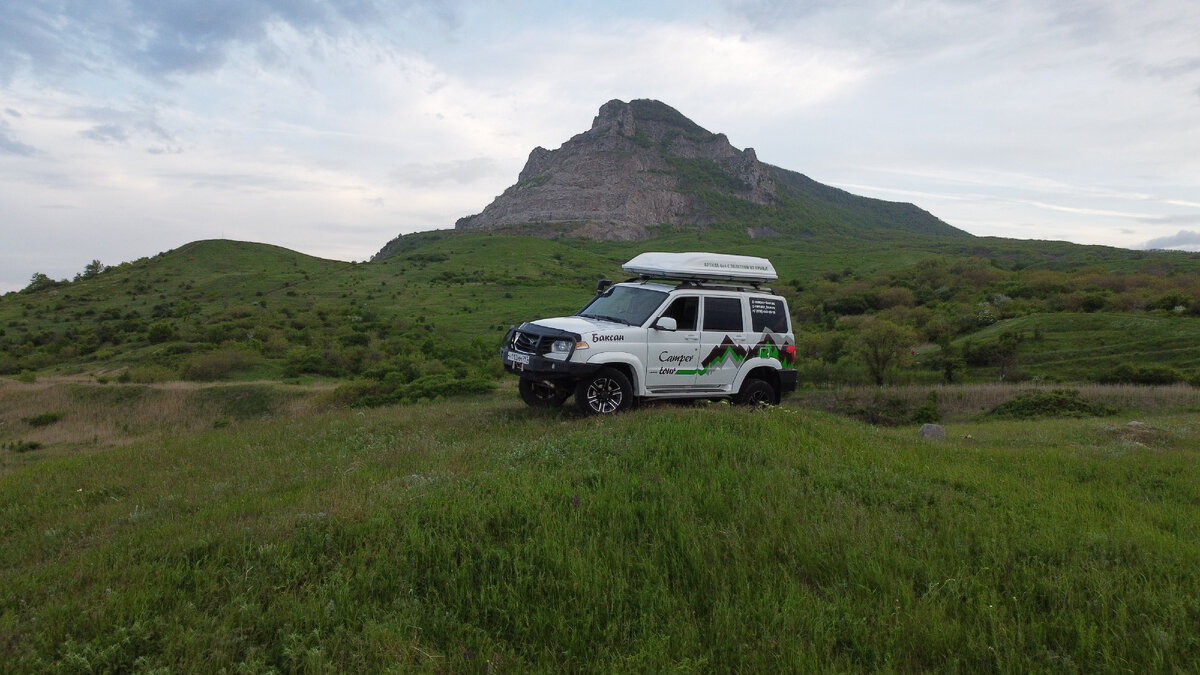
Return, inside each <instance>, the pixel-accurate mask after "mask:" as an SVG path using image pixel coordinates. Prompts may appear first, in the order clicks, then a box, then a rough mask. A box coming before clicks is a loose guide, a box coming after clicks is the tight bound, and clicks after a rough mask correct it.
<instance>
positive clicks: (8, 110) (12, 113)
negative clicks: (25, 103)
mask: <svg viewBox="0 0 1200 675" xmlns="http://www.w3.org/2000/svg"><path fill="white" fill-rule="evenodd" d="M4 114H5V115H8V116H9V117H16V118H17V119H20V118H21V117H23V116H22V115H21V113H20V112H18V111H16V110H13V109H12V108H5V109H4Z"/></svg>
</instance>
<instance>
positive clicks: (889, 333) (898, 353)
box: [853, 319, 917, 385]
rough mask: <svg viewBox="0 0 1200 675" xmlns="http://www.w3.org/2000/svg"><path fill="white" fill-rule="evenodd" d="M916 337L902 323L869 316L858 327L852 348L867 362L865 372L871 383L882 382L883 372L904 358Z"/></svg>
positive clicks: (880, 383)
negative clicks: (868, 319)
mask: <svg viewBox="0 0 1200 675" xmlns="http://www.w3.org/2000/svg"><path fill="white" fill-rule="evenodd" d="M916 339H917V338H916V334H915V333H913V331H912V330H911V329H909V328H907V327H906V326H901V325H899V324H895V323H892V322H891V321H887V320H886V319H873V320H871V321H868V322H866V323H865V324H864V325H863V326H862V328H861V329H860V330H859V333H858V335H857V336H855V338H854V341H853V349H854V352H855V353H856V354H858V355H859V356H860V357H862V359H863V361H864V362H865V363H866V364H867V372H868V373H870V375H871V379H872V380H873V381H874V382H875V384H877V385H882V384H883V376H884V373H886V372H887V371H888V369H889V368H891V367H892V366H895V365H899V364H900V363H902V362H903V361H904V360H905V359H906V358H907V357H908V354H909V350H910V349H911V346H912V344H913V343H914V342H916Z"/></svg>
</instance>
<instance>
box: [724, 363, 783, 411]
mask: <svg viewBox="0 0 1200 675" xmlns="http://www.w3.org/2000/svg"><path fill="white" fill-rule="evenodd" d="M751 379H755V380H763V381H765V382H767V383H768V384H770V385H771V388H772V389H774V390H775V401H774V404H775V405H779V402H780V401H781V400H783V387H782V381H781V379H780V377H779V367H778V365H776V364H774V363H771V362H765V363H763V362H760V363H757V364H754V363H751V364H750V367H749V368H743V369H742V372H740V373H738V380H737V382H736V383H735V384H734V387H733V393H735V394H736V393H737V392H739V391H741V390H742V387H743V386H744V385H745V384H746V381H747V380H751Z"/></svg>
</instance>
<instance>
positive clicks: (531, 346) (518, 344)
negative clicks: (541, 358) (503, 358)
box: [512, 331, 552, 355]
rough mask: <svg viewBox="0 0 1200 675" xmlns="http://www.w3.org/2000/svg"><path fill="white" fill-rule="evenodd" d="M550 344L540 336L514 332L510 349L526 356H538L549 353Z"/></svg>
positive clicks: (548, 340) (549, 341) (547, 339)
mask: <svg viewBox="0 0 1200 675" xmlns="http://www.w3.org/2000/svg"><path fill="white" fill-rule="evenodd" d="M551 342H552V340H550V339H549V338H543V337H542V336H541V335H533V334H532V333H523V332H521V331H515V332H514V333H513V339H512V348H513V349H515V350H517V351H519V352H524V353H526V354H539V355H540V354H545V353H546V352H548V351H550V343H551Z"/></svg>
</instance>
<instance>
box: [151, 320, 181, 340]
mask: <svg viewBox="0 0 1200 675" xmlns="http://www.w3.org/2000/svg"><path fill="white" fill-rule="evenodd" d="M146 339H147V340H149V341H150V343H151V344H160V343H163V342H170V341H171V340H174V339H175V327H174V326H172V325H171V324H170V323H169V322H166V321H159V322H158V323H153V324H150V327H149V328H147V329H146Z"/></svg>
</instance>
